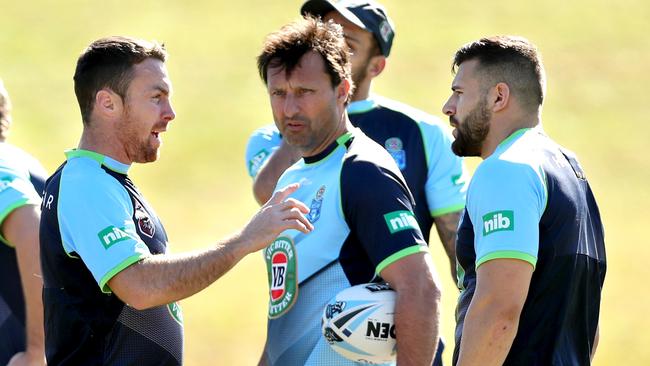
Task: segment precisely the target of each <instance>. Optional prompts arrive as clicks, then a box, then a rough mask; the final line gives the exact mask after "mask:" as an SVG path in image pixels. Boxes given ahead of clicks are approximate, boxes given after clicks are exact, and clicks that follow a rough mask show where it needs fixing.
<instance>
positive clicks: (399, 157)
mask: <svg viewBox="0 0 650 366" xmlns="http://www.w3.org/2000/svg"><path fill="white" fill-rule="evenodd" d="M384 146H385V147H386V151H388V153H389V154H390V156H392V157H393V160H395V162H396V163H397V166H398V167H399V169H400V170H404V169H405V168H406V152H405V151H404V148H403V147H404V145H403V144H402V140H400V139H399V137H391V138H389V139H388V140H386V142H385V143H384Z"/></svg>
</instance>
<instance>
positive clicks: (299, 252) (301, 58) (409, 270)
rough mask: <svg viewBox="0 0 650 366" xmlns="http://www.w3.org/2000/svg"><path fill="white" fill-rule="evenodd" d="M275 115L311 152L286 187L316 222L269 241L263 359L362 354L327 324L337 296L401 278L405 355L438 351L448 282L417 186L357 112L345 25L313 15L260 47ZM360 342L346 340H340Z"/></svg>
mask: <svg viewBox="0 0 650 366" xmlns="http://www.w3.org/2000/svg"><path fill="white" fill-rule="evenodd" d="M258 70H259V72H260V75H261V77H262V80H264V82H265V84H266V88H267V91H268V96H269V100H270V104H271V110H272V113H273V118H274V120H275V123H276V126H277V127H278V129H279V130H280V131H281V132H282V134H283V138H284V139H285V140H286V142H287V143H289V144H291V145H292V146H293V147H295V148H296V149H298V150H299V151H300V152H301V154H302V156H303V157H302V158H301V159H300V160H299V161H298V162H297V163H296V164H294V165H293V166H291V167H290V168H289V169H287V170H286V171H285V172H284V174H283V175H282V176H281V177H280V179H279V181H278V183H277V189H280V187H282V186H283V185H285V184H290V183H300V188H299V189H298V190H297V191H296V192H294V193H293V194H292V195H291V198H293V199H297V200H299V201H301V202H304V203H305V204H306V205H307V206H308V207H309V208H310V211H309V214H308V216H307V218H308V219H309V221H310V222H311V223H312V224H313V226H314V230H313V231H312V232H311V233H309V234H307V235H304V234H302V233H300V232H297V231H295V230H287V231H284V232H283V233H281V234H280V235H279V236H278V237H277V238H275V240H274V241H273V242H272V243H271V244H270V245H269V246H268V247H267V248H266V250H265V251H264V259H265V261H266V265H267V269H268V281H269V305H268V318H269V320H268V323H267V340H266V344H265V348H264V352H263V358H262V360H261V363H262V364H268V365H277V366H280V365H282V366H294V365H295V366H298V365H338V366H348V365H356V364H357V363H356V362H355V361H352V360H348V359H345V358H344V357H343V356H341V355H339V354H338V353H337V352H336V351H334V350H333V349H332V347H330V345H329V344H328V341H331V340H328V339H327V338H326V337H324V336H323V334H322V330H321V316H322V314H323V311H324V309H325V306H326V304H327V303H328V300H329V299H331V298H332V297H334V296H335V295H336V294H337V293H338V292H339V291H341V290H343V289H345V288H348V287H350V286H353V285H357V284H361V283H368V282H375V281H382V280H385V281H387V282H389V283H390V284H391V286H392V287H393V288H395V290H396V292H397V296H398V298H399V301H398V302H397V304H396V314H397V315H396V317H395V329H396V335H397V349H398V351H397V362H398V363H409V362H410V363H412V364H423V365H424V364H427V365H430V364H431V363H432V362H433V358H434V354H435V350H436V346H437V340H438V334H437V333H438V329H437V324H438V316H439V315H438V313H437V307H438V303H439V288H438V285H437V284H436V281H435V278H436V275H435V274H434V272H435V269H434V268H433V263H432V261H431V257H430V254H429V253H428V248H427V245H426V242H425V241H424V238H423V236H422V233H421V231H420V228H419V226H418V223H417V220H416V219H415V215H414V214H413V197H412V195H411V194H410V192H409V190H408V187H407V186H406V183H405V181H404V178H403V176H402V174H401V173H400V171H399V168H398V167H397V164H396V163H395V160H394V159H393V158H392V157H391V156H390V154H389V153H388V152H387V151H386V150H385V149H383V148H382V147H381V146H380V145H378V144H377V143H375V142H374V141H372V140H371V139H370V138H369V137H368V136H366V135H365V134H364V133H363V132H362V131H361V130H360V129H358V128H355V127H353V126H352V124H351V123H350V121H349V119H348V116H347V112H346V108H345V106H346V104H347V102H348V99H349V96H350V91H351V88H352V82H351V77H350V64H349V53H348V52H347V46H346V44H345V40H344V38H343V32H342V30H341V27H340V26H338V25H337V24H334V23H332V22H328V23H324V22H322V21H320V20H317V19H315V18H306V19H301V20H299V21H296V22H293V23H290V24H287V25H285V26H284V27H282V28H281V29H280V30H278V31H276V32H274V33H272V34H270V35H269V36H268V37H267V38H266V40H265V43H264V46H263V50H262V52H261V54H260V56H258ZM346 345H347V346H350V345H349V344H342V346H346Z"/></svg>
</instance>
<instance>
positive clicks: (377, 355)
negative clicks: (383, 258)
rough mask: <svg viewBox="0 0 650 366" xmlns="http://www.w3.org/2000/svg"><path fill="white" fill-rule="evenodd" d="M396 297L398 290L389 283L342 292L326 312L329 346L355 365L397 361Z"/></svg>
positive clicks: (366, 285)
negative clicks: (358, 363)
mask: <svg viewBox="0 0 650 366" xmlns="http://www.w3.org/2000/svg"><path fill="white" fill-rule="evenodd" d="M395 298H396V293H395V290H393V289H392V288H390V286H389V285H388V284H387V283H366V284H362V285H357V286H353V287H349V288H346V289H344V290H342V291H341V292H339V293H338V294H337V295H336V296H334V298H332V299H331V300H330V301H329V302H328V303H327V305H326V306H325V309H323V317H322V331H323V336H324V337H325V339H326V340H327V343H329V345H330V346H331V347H332V348H333V349H334V350H335V351H336V352H338V353H339V354H340V355H342V356H343V357H345V358H347V359H349V360H352V361H355V362H364V363H369V364H383V363H391V362H395V358H396V355H397V349H396V340H395Z"/></svg>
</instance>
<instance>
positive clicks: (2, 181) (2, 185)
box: [0, 177, 13, 192]
mask: <svg viewBox="0 0 650 366" xmlns="http://www.w3.org/2000/svg"><path fill="white" fill-rule="evenodd" d="M12 181H13V179H12V178H11V177H2V178H0V192H2V191H4V190H5V189H7V188H9V185H10V184H11V182H12Z"/></svg>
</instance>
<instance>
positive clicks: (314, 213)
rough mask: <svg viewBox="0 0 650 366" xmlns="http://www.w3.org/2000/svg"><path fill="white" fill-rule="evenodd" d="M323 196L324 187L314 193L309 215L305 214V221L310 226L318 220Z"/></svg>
mask: <svg viewBox="0 0 650 366" xmlns="http://www.w3.org/2000/svg"><path fill="white" fill-rule="evenodd" d="M323 195H325V186H321V187H320V188H319V189H318V191H317V192H316V197H314V199H312V200H311V205H310V206H309V214H307V220H309V222H311V223H312V224H313V223H315V222H316V221H318V219H319V218H320V209H321V207H322V206H323Z"/></svg>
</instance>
